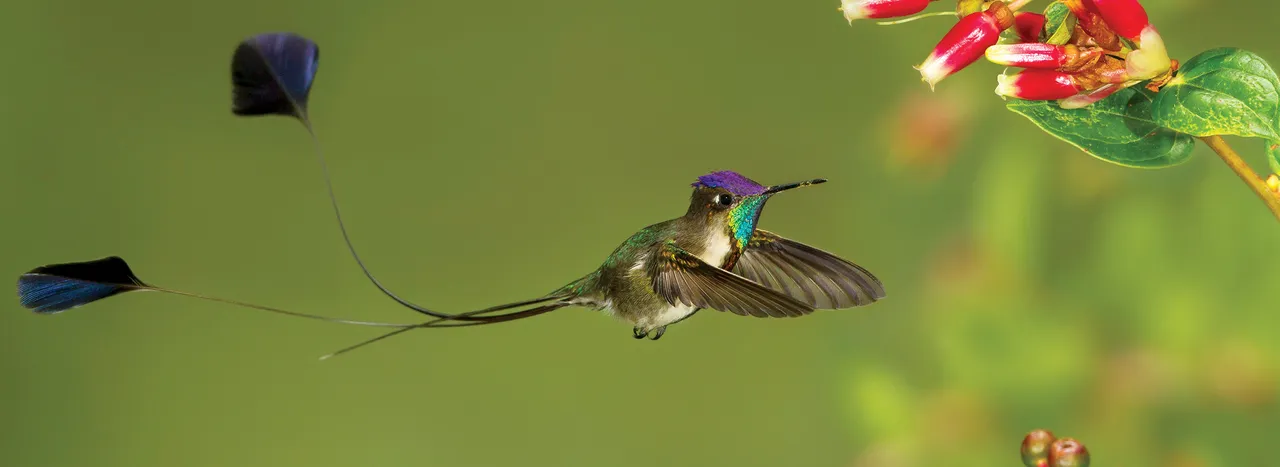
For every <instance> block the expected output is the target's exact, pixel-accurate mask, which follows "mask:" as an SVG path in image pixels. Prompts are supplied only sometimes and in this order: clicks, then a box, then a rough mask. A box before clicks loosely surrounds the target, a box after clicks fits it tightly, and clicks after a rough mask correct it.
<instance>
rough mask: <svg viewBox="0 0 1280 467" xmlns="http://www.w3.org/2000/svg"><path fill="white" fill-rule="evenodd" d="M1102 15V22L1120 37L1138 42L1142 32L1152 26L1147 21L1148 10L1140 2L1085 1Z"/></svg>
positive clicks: (1134, 0)
mask: <svg viewBox="0 0 1280 467" xmlns="http://www.w3.org/2000/svg"><path fill="white" fill-rule="evenodd" d="M1085 2H1086V3H1092V4H1093V5H1092V7H1093V8H1094V9H1095V10H1097V11H1098V14H1099V15H1102V20H1103V21H1106V22H1107V26H1110V27H1111V30H1112V31H1115V32H1116V34H1119V35H1120V37H1123V38H1125V39H1129V40H1131V41H1138V40H1139V39H1140V37H1139V36H1141V35H1142V30H1143V29H1146V28H1147V27H1148V26H1150V25H1151V21H1150V20H1149V19H1147V10H1146V9H1145V8H1142V5H1141V4H1139V3H1138V0H1085Z"/></svg>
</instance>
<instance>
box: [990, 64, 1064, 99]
mask: <svg viewBox="0 0 1280 467" xmlns="http://www.w3.org/2000/svg"><path fill="white" fill-rule="evenodd" d="M996 79H997V80H998V81H999V84H998V85H997V86H996V94H999V95H1000V96H1002V97H1016V98H1018V99H1026V100H1029V101H1052V100H1058V99H1066V98H1068V97H1071V96H1074V95H1076V94H1078V93H1079V92H1080V91H1081V89H1080V86H1079V85H1078V84H1077V83H1076V78H1075V76H1072V75H1070V74H1067V73H1063V72H1061V71H1056V70H1035V69H1032V70H1024V71H1023V72H1021V73H1018V74H1016V75H1013V76H1009V75H1000V76H997V77H996Z"/></svg>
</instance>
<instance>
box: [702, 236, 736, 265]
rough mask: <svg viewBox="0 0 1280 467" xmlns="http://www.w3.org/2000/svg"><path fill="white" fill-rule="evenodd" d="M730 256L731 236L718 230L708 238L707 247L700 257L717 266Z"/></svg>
mask: <svg viewBox="0 0 1280 467" xmlns="http://www.w3.org/2000/svg"><path fill="white" fill-rule="evenodd" d="M727 256H729V236H728V235H725V233H724V232H716V233H714V234H712V235H711V236H710V237H708V238H707V245H706V249H705V250H703V252H702V254H701V255H698V259H701V260H702V261H703V262H706V263H707V264H710V265H712V266H715V267H720V265H722V264H724V259H725V257H727Z"/></svg>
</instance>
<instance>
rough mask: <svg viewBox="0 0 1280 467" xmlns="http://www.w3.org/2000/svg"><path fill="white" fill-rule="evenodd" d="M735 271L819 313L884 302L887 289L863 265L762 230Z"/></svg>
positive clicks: (756, 232) (752, 237)
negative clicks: (880, 300)
mask: <svg viewBox="0 0 1280 467" xmlns="http://www.w3.org/2000/svg"><path fill="white" fill-rule="evenodd" d="M733 272H736V273H738V274H740V275H742V277H745V278H747V279H750V280H752V281H754V282H757V283H760V284H762V285H764V286H766V287H768V288H770V289H773V290H777V291H779V292H783V293H785V294H787V295H788V296H790V297H792V298H794V299H796V300H799V301H801V302H804V303H806V304H808V305H809V306H812V307H814V308H816V309H819V310H832V309H840V308H850V307H855V306H862V305H867V304H870V303H872V302H875V301H876V300H879V299H881V298H884V285H883V284H881V283H880V280H879V279H876V276H874V275H872V274H871V272H869V271H867V270H866V269H863V268H862V267H861V266H858V265H856V264H853V263H851V262H849V261H845V260H844V259H841V258H839V257H837V256H836V255H833V254H831V253H827V252H825V251H822V250H819V249H817V248H814V247H811V246H809V245H805V244H803V243H800V242H797V241H794V240H788V239H786V238H783V237H781V236H778V235H777V234H774V233H771V232H768V231H764V230H760V229H756V231H755V233H753V234H752V235H751V241H750V242H747V247H746V248H744V249H743V252H742V256H741V257H740V258H739V259H738V263H737V264H736V265H735V266H734V268H733Z"/></svg>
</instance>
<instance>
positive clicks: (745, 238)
mask: <svg viewBox="0 0 1280 467" xmlns="http://www.w3.org/2000/svg"><path fill="white" fill-rule="evenodd" d="M318 59H319V48H318V47H317V46H316V44H315V42H313V41H311V40H310V39H307V38H305V37H302V36H299V35H297V34H293V33H264V34H259V35H256V36H253V37H250V38H248V39H246V40H244V41H242V42H241V43H240V44H239V45H238V46H237V48H236V50H235V53H234V54H233V57H232V67H231V71H232V82H233V107H232V111H233V113H234V114H236V115H239V116H246V117H252V116H267V115H278V116H288V117H292V118H295V119H297V120H298V121H299V122H301V123H302V124H303V126H304V127H305V128H306V130H307V132H308V133H309V134H310V135H311V139H312V141H313V143H314V144H315V155H316V158H317V160H318V161H319V163H320V167H321V169H322V173H323V175H324V182H325V186H326V188H327V190H328V195H329V201H330V203H331V205H332V207H333V212H334V215H335V217H336V219H337V224H338V228H339V231H340V232H341V233H342V239H343V241H344V242H345V243H346V247H347V249H348V250H349V251H350V253H351V256H352V258H353V259H355V262H356V264H357V265H358V266H359V267H360V270H361V271H362V272H363V273H364V275H365V277H367V278H368V279H369V281H370V282H371V283H373V285H374V286H375V287H377V288H378V290H380V291H381V292H382V293H383V294H384V295H386V296H387V297H389V298H391V299H392V300H394V301H395V302H397V303H398V304H400V305H402V306H404V307H406V308H409V309H411V310H414V311H417V312H419V313H422V314H424V315H427V316H430V317H431V319H430V320H428V321H426V322H421V323H407V324H402V323H384V322H374V321H362V320H351V319H339V318H332V317H327V316H321V315H316V314H309V313H300V312H296V311H290V310H285V309H281V308H274V307H269V306H264V305H257V304H253V303H247V302H242V301H236V300H228V299H224V298H218V297H213V296H209V295H202V294H196V293H191V292H185V291H180V290H176V289H170V288H164V287H158V286H155V285H151V284H149V283H147V282H143V281H142V280H141V279H139V278H138V277H137V276H136V275H135V274H134V273H133V271H132V269H131V268H130V267H129V265H128V263H126V262H125V261H124V260H123V259H121V258H119V257H116V256H111V257H107V258H102V259H98V260H93V261H86V262H76V263H61V264H52V265H46V266H42V267H38V268H35V269H33V270H31V271H28V272H27V273H24V274H22V275H21V276H19V278H18V284H17V286H18V287H17V288H18V296H19V300H20V302H21V304H22V306H24V307H26V308H28V309H31V310H33V311H35V312H37V313H40V314H56V313H60V312H63V311H66V310H69V309H72V308H77V307H81V306H84V305H86V304H89V303H93V302H96V301H98V300H102V299H105V298H109V297H113V296H116V295H119V294H122V293H127V292H135V291H149V292H162V293H168V294H175V295H182V296H187V297H192V298H198V299H203V300H209V301H215V302H221V303H226V304H231V305H235V306H239V307H244V308H250V309H256V310H260V311H266V312H271V313H276V314H280V315H287V316H291V317H295V318H307V319H314V320H321V321H326V322H333V323H339V324H347V325H358V326H371V327H382V328H394V329H395V330H394V331H391V332H388V333H385V334H383V335H380V336H377V337H375V338H373V339H369V340H366V341H364V342H361V343H359V344H356V345H353V346H350V347H347V348H344V349H342V350H339V351H337V352H334V353H332V354H329V355H326V356H324V357H321V359H326V358H329V357H332V356H335V355H339V354H342V353H345V352H348V351H351V350H354V349H356V348H359V347H362V346H365V345H368V344H371V343H374V342H377V341H380V340H382V339H386V338H389V337H391V336H395V335H398V334H401V333H404V332H407V331H410V330H413V329H419V328H441V327H461V326H478V325H487V324H496V323H503V322H508V321H514V320H519V319H524V318H529V317H532V316H537V315H541V314H544V313H549V312H551V311H555V310H558V309H561V308H565V307H570V306H575V307H585V308H589V309H593V310H597V311H602V312H605V313H607V314H610V315H613V316H615V317H617V318H619V319H621V320H623V321H624V322H627V323H629V324H630V325H631V326H632V335H633V336H634V337H635V338H636V339H643V338H646V337H648V338H649V339H651V340H655V341H656V340H658V339H660V338H661V337H662V336H663V335H664V334H665V333H666V331H667V327H668V326H670V325H672V324H675V323H678V322H680V321H682V320H684V319H687V318H689V317H690V316H693V315H694V313H697V312H698V311H699V310H702V309H705V308H709V309H713V310H719V311H723V312H729V313H733V314H737V315H741V316H755V317H794V316H802V315H807V314H809V313H812V312H813V311H815V310H820V309H843V308H850V307H856V306H863V305H867V304H870V303H873V302H875V301H877V300H880V299H881V298H883V297H884V296H885V292H884V287H883V285H882V284H881V283H880V281H879V280H878V279H877V278H876V277H875V276H874V275H872V274H871V273H870V272H868V271H867V270H866V269H863V268H862V267H860V266H858V265H856V264H854V263H852V262H849V261H847V260H844V259H841V258H839V257H837V256H835V255H833V254H831V253H827V252H825V251H822V250H820V249H818V248H814V247H812V246H809V245H805V244H803V243H800V242H797V241H794V240H790V239H787V238H784V237H782V236H779V235H777V234H774V233H771V232H768V231H765V230H761V229H757V228H756V223H757V221H759V219H760V213H761V211H762V210H763V209H764V205H765V203H766V202H767V201H768V200H769V199H770V198H771V197H773V196H774V195H776V194H778V193H780V192H783V191H786V190H790V189H794V188H800V187H805V186H811V185H817V184H820V183H825V182H826V180H825V179H814V180H808V181H803V182H798V183H788V184H782V185H773V186H764V185H761V184H759V183H756V182H755V181H752V180H751V179H748V178H747V177H745V176H743V175H741V174H738V173H736V172H732V171H720V172H713V173H710V174H706V175H703V176H701V177H698V179H697V180H696V181H695V182H694V183H693V185H692V187H693V194H692V196H691V197H690V200H689V208H688V210H687V211H686V212H685V214H684V215H683V216H680V217H677V218H675V219H671V220H668V221H665V222H660V223H657V224H653V225H650V226H648V227H645V228H644V229H641V230H640V231H639V232H636V233H635V234H634V235H632V236H631V237H630V238H628V239H627V240H626V241H624V242H623V243H622V244H621V245H619V246H618V247H617V248H616V249H615V250H614V251H613V253H612V254H610V255H609V257H608V258H606V259H605V261H604V263H603V264H601V265H600V267H599V268H597V269H596V270H594V271H592V272H590V273H588V274H587V275H585V276H582V277H581V278H578V279H576V280H574V281H572V282H570V283H568V284H566V285H564V286H563V287H560V288H558V289H555V290H554V291H552V292H551V293H549V294H546V295H543V296H540V297H538V298H534V299H531V300H524V301H519V302H513V303H507V304H502V305H496V306H491V307H488V308H483V309H479V310H474V311H468V312H464V313H443V312H440V311H436V310H432V309H429V308H426V307H423V306H421V305H417V304H415V303H412V302H410V301H408V300H405V299H404V298H401V297H400V296H399V295H396V294H395V293H393V292H392V291H391V290H390V289H388V288H387V287H386V286H384V285H383V284H382V282H381V281H379V280H378V279H377V278H376V277H375V276H374V275H373V273H372V272H371V271H370V270H369V268H368V267H367V266H366V265H365V263H364V261H363V260H362V259H361V258H360V255H359V254H358V253H357V252H356V248H355V246H354V244H353V243H352V241H351V238H350V236H349V235H348V233H347V228H346V225H345V223H344V222H343V220H342V213H341V210H340V209H339V206H338V199H337V196H336V194H335V193H334V188H333V183H332V180H330V177H329V169H328V165H327V163H326V162H325V158H324V155H323V152H322V151H321V149H320V144H319V139H318V138H317V137H316V134H315V132H314V130H313V128H312V125H311V119H310V113H309V111H308V106H307V101H308V96H309V94H310V90H311V86H312V84H313V83H314V78H315V75H316V70H317V63H318Z"/></svg>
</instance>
